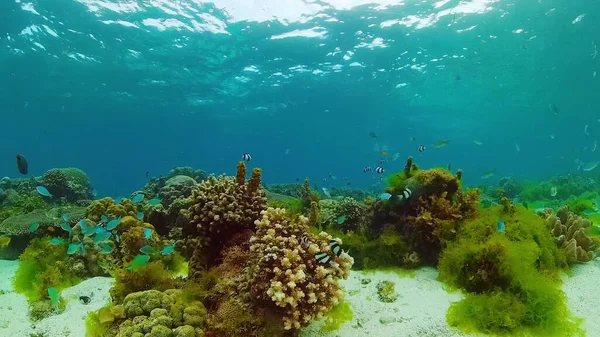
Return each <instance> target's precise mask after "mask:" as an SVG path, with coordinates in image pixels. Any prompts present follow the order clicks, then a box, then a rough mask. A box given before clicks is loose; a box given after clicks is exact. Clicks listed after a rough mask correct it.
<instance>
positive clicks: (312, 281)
mask: <svg viewBox="0 0 600 337" xmlns="http://www.w3.org/2000/svg"><path fill="white" fill-rule="evenodd" d="M304 235H307V236H308V237H309V244H308V245H307V246H304V245H303V244H302V242H301V241H302V237H303V236H304ZM331 239H333V238H332V237H331V236H330V235H328V234H327V233H325V232H321V233H320V234H319V235H318V236H315V235H311V234H309V227H308V219H307V218H306V217H304V216H302V215H300V216H298V217H296V218H293V219H292V218H290V217H289V216H288V215H287V213H286V211H285V210H284V209H274V208H268V209H267V210H265V211H263V212H262V218H261V219H260V220H257V221H256V234H255V236H253V237H252V239H251V240H250V243H251V246H250V259H249V262H248V266H249V268H250V269H249V271H248V274H247V283H246V287H247V289H248V290H249V293H250V298H251V299H252V301H253V302H254V303H256V304H258V305H259V306H267V307H273V308H274V309H275V310H277V311H280V312H281V315H282V317H283V323H284V326H285V328H286V329H299V328H301V327H303V326H306V325H307V324H308V323H309V322H310V321H311V320H312V319H313V318H319V317H321V316H322V315H323V314H325V313H327V312H328V311H330V310H331V309H332V308H333V307H334V306H335V305H336V304H338V303H339V301H340V299H341V296H342V292H341V290H340V288H339V286H338V284H337V279H338V278H345V277H347V275H348V271H349V270H350V268H351V267H352V264H353V263H354V260H353V258H352V257H351V256H349V255H348V254H346V253H345V252H342V253H341V255H340V256H336V255H335V254H334V253H333V252H331V249H330V245H329V240H331ZM338 243H340V244H341V242H338ZM319 252H324V253H327V254H329V255H330V256H331V257H332V259H333V261H334V263H332V265H331V266H324V265H321V264H319V263H318V261H317V259H315V254H317V253H319Z"/></svg>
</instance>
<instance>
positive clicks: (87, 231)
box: [79, 219, 96, 236]
mask: <svg viewBox="0 0 600 337" xmlns="http://www.w3.org/2000/svg"><path fill="white" fill-rule="evenodd" d="M79 226H81V231H82V232H83V234H84V235H85V236H90V235H93V234H94V233H96V227H95V226H89V225H88V223H87V221H85V219H81V220H80V221H79Z"/></svg>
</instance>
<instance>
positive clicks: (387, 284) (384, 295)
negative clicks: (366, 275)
mask: <svg viewBox="0 0 600 337" xmlns="http://www.w3.org/2000/svg"><path fill="white" fill-rule="evenodd" d="M377 295H378V296H379V300H380V301H381V302H384V303H392V302H395V301H396V299H398V294H397V293H396V285H395V284H394V282H391V281H381V282H379V283H377Z"/></svg>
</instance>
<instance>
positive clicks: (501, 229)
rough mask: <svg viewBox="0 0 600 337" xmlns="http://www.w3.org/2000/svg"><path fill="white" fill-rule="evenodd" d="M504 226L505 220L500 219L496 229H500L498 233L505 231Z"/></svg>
mask: <svg viewBox="0 0 600 337" xmlns="http://www.w3.org/2000/svg"><path fill="white" fill-rule="evenodd" d="M504 227H505V224H504V221H502V220H498V224H497V225H496V230H497V231H498V233H504Z"/></svg>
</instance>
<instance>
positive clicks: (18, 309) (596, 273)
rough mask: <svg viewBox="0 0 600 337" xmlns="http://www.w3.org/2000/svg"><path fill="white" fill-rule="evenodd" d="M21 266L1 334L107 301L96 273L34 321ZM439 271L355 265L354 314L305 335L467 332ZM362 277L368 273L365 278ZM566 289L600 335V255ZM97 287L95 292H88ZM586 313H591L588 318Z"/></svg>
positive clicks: (47, 328) (79, 313)
mask: <svg viewBox="0 0 600 337" xmlns="http://www.w3.org/2000/svg"><path fill="white" fill-rule="evenodd" d="M17 268H18V262H16V261H3V260H0V275H1V276H2V277H0V290H2V291H4V292H5V294H3V295H0V336H10V337H27V336H29V334H31V333H34V332H46V334H47V336H53V337H54V336H60V337H85V317H86V316H87V313H89V312H90V311H95V310H98V309H99V308H101V307H102V306H104V305H105V304H106V303H108V299H109V295H108V290H109V289H110V287H111V286H112V284H113V279H111V278H107V277H96V278H93V279H89V280H86V281H84V282H82V283H80V284H78V285H77V286H74V287H72V288H69V289H66V290H64V291H63V292H62V293H61V295H62V296H63V298H64V299H66V300H67V307H66V309H65V311H64V312H62V313H60V314H57V315H53V316H51V317H48V318H46V319H44V320H42V321H40V322H36V323H35V324H34V323H31V322H30V321H29V317H28V315H27V311H28V305H27V301H26V299H25V297H24V296H22V295H20V294H17V293H15V292H13V290H12V277H13V275H14V273H15V272H16V270H17ZM437 275H438V273H437V271H436V270H435V269H433V268H422V269H420V270H418V271H416V272H415V274H414V277H410V276H403V277H401V276H399V275H398V274H396V273H392V272H375V273H366V274H365V273H362V272H359V271H352V272H351V273H350V276H349V277H348V279H347V280H343V281H342V286H343V287H344V289H345V291H346V297H345V299H346V301H347V302H348V303H349V305H350V307H351V308H352V311H353V314H354V318H353V319H352V321H351V322H347V323H345V324H343V325H342V326H341V327H340V329H339V330H337V331H334V332H329V333H325V332H322V331H321V326H322V324H323V323H322V322H314V323H313V324H311V325H310V326H309V327H308V328H306V329H304V330H303V332H302V337H341V336H343V337H362V336H370V337H380V336H385V337H465V336H469V337H471V336H473V337H474V336H476V335H468V334H464V333H462V332H460V331H458V330H456V329H453V328H450V327H448V325H447V324H446V318H445V317H446V311H447V310H448V307H449V306H450V303H451V302H453V301H458V300H460V299H461V298H462V295H461V294H460V293H448V292H446V291H445V290H444V288H443V285H442V284H441V283H440V282H438V281H437V280H436V279H437ZM362 279H370V280H371V282H370V283H368V284H365V285H363V284H361V280H362ZM563 279H564V286H563V289H564V291H565V293H566V294H567V298H568V305H569V308H570V310H571V311H572V313H573V315H575V316H577V317H581V318H584V322H583V324H582V328H583V329H584V330H586V331H587V337H600V320H599V319H597V317H596V316H597V315H596V312H597V308H598V306H599V305H600V291H598V286H597V284H598V282H600V260H599V259H596V260H595V261H592V262H590V263H587V264H582V265H578V266H575V267H574V268H573V272H572V275H571V276H565V277H564V278H563ZM386 280H387V281H392V282H394V283H395V288H396V289H395V290H396V293H398V299H397V300H396V301H395V302H392V303H384V302H381V301H380V300H379V299H378V296H377V283H378V282H380V281H386ZM92 293H93V296H90V295H91V294H92ZM80 295H86V296H90V297H92V301H91V303H90V304H88V305H83V304H81V303H80V302H79V300H78V298H79V296H80ZM586 318H587V319H586Z"/></svg>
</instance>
